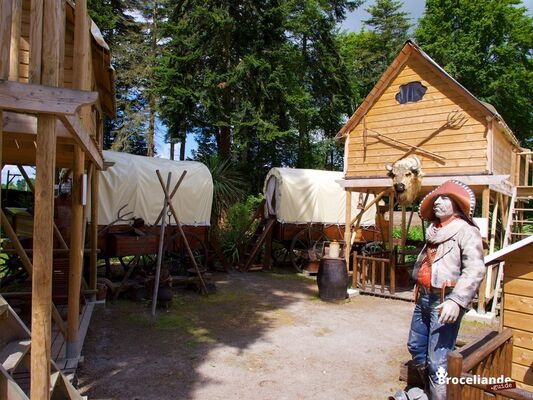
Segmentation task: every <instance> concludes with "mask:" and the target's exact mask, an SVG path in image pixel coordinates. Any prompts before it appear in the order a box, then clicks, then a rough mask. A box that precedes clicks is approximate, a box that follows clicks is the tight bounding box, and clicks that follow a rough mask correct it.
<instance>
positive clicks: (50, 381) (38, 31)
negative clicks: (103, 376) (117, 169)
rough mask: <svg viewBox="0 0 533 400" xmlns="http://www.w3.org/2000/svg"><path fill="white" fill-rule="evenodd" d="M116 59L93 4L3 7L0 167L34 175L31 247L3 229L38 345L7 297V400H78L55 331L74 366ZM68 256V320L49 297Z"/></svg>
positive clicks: (2, 388)
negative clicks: (66, 207)
mask: <svg viewBox="0 0 533 400" xmlns="http://www.w3.org/2000/svg"><path fill="white" fill-rule="evenodd" d="M110 58H111V55H110V52H109V48H108V46H107V45H106V43H105V41H104V40H103V38H102V36H101V34H100V32H99V30H98V28H97V27H96V25H94V23H93V22H92V21H91V19H90V18H89V15H88V12H87V1H86V0H77V1H76V4H74V3H73V2H72V1H70V0H2V1H1V2H0V156H1V163H0V164H1V165H5V164H15V165H19V166H20V169H21V174H22V175H23V176H24V178H25V179H26V180H27V181H28V182H29V179H28V177H27V174H26V172H25V171H24V169H23V168H22V167H23V166H24V165H27V166H35V167H36V180H35V187H33V188H32V189H33V192H34V200H35V201H34V212H33V238H32V245H31V246H30V247H31V248H25V247H24V246H23V245H22V243H21V242H20V240H19V238H18V237H17V235H16V234H15V231H14V230H13V228H12V227H11V225H10V224H9V221H8V220H7V218H6V217H5V215H4V212H3V211H2V212H0V214H1V215H0V216H1V223H2V229H3V230H4V231H5V233H6V234H7V236H8V238H9V242H10V244H11V246H12V248H10V249H9V250H14V251H15V252H16V254H17V255H18V256H19V257H20V259H21V260H22V262H23V264H24V267H25V269H26V270H27V271H28V273H29V275H30V276H31V279H32V290H31V340H30V339H29V332H28V331H27V329H25V328H24V329H23V328H20V325H21V324H22V325H23V323H22V321H21V320H20V319H18V318H17V317H16V315H15V314H14V312H13V310H12V309H11V308H10V307H9V306H8V305H7V304H6V303H5V302H4V301H3V299H2V298H1V296H0V314H2V315H3V316H4V317H6V315H7V317H6V318H2V319H1V320H0V346H1V349H0V354H1V357H2V358H3V357H7V358H6V359H5V360H4V359H2V360H0V364H1V365H0V398H2V399H8V400H11V399H27V398H29V397H31V398H32V399H48V398H50V397H52V398H80V396H79V394H78V393H77V392H76V391H75V389H74V388H73V387H72V385H70V383H69V382H68V380H67V378H66V377H65V375H64V374H63V372H65V370H64V368H63V367H62V366H60V365H58V364H56V363H55V362H54V354H52V353H53V352H52V350H53V349H52V346H51V344H52V343H51V342H52V332H53V331H58V332H60V334H61V335H62V337H64V340H65V341H66V353H65V354H63V356H62V357H65V358H64V359H63V360H62V361H65V360H67V359H68V360H69V362H71V361H72V362H74V363H75V364H77V360H78V359H79V356H80V334H79V332H80V330H81V328H80V311H81V310H80V292H81V283H82V281H83V278H82V274H81V272H82V256H83V252H84V243H85V237H86V236H87V237H88V239H89V240H88V242H89V243H90V247H91V249H90V259H91V271H90V276H91V278H90V280H89V281H88V282H86V284H87V286H88V289H89V290H93V291H94V289H95V288H96V253H97V251H96V247H97V244H96V243H97V229H96V226H95V227H94V228H91V229H90V231H88V232H85V227H86V218H87V215H89V214H90V215H91V218H92V219H93V220H97V219H98V216H97V213H98V208H97V204H98V202H97V198H98V197H97V196H98V193H97V188H98V173H99V171H100V170H102V169H103V168H104V160H103V157H102V143H103V141H102V135H103V119H104V115H105V114H107V115H108V116H110V117H113V116H114V113H115V100H114V71H113V68H112V67H111V64H110ZM59 167H65V168H70V169H71V170H72V176H73V178H72V218H71V221H72V222H71V232H72V235H71V238H70V240H69V243H67V242H66V241H65V240H64V238H63V237H62V235H61V233H60V232H59V229H57V227H56V226H55V224H54V185H55V176H56V168H59ZM32 186H33V185H30V187H32ZM86 189H90V196H91V197H92V200H93V201H91V205H92V206H91V209H90V210H84V204H86V200H87V199H86V198H85V197H86V196H84V195H83V193H88V192H89V190H86ZM55 246H59V247H60V248H59V249H58V248H55ZM0 251H2V252H5V251H7V250H6V249H2V250H0ZM65 253H66V254H67V257H66V265H67V266H68V270H67V273H66V274H65V279H66V281H67V283H68V318H67V320H66V321H64V320H63V317H62V316H61V314H60V312H59V311H58V309H57V307H56V305H55V304H54V303H53V301H52V296H51V293H52V280H53V271H54V270H55V269H56V268H55V265H54V262H55V259H56V256H57V255H58V254H65ZM53 265H54V267H53ZM52 321H53V323H54V325H53V327H54V328H53V330H52ZM17 325H18V326H19V328H16V326H17ZM56 361H57V359H56ZM67 364H68V363H63V365H67ZM19 370H24V371H26V370H27V371H28V372H29V375H30V380H29V383H30V386H29V388H28V387H27V386H24V385H22V386H21V382H19V381H17V379H16V378H15V376H16V372H18V371H19Z"/></svg>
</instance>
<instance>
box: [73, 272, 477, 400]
mask: <svg viewBox="0 0 533 400" xmlns="http://www.w3.org/2000/svg"><path fill="white" fill-rule="evenodd" d="M215 280H216V284H217V288H218V292H217V293H216V294H214V295H212V296H209V297H208V298H204V297H201V296H199V295H196V294H195V293H191V292H184V291H177V298H176V300H175V302H174V304H173V306H172V307H171V309H170V311H169V312H165V311H164V310H161V311H160V314H159V315H160V318H159V320H158V323H157V324H156V326H150V323H149V318H148V312H149V310H148V307H147V306H146V305H142V304H139V303H132V302H127V301H120V302H118V303H116V304H108V305H107V306H105V307H100V308H98V309H97V310H96V311H95V314H94V315H93V322H92V324H91V327H90V330H89V334H88V337H87V340H86V342H85V347H84V355H85V363H84V365H83V367H82V368H81V369H80V370H79V371H78V376H79V386H80V388H82V392H83V393H84V394H85V395H88V396H89V398H90V399H143V400H144V399H209V400H232V399H252V398H253V399H279V400H281V399H291V400H292V399H336V400H337V399H338V400H340V399H351V400H353V399H384V398H386V396H387V395H390V394H392V393H394V392H395V391H396V390H397V389H398V388H399V387H401V384H400V383H399V382H398V372H399V364H400V362H401V361H402V360H406V359H408V357H409V355H408V352H407V350H406V348H405V342H406V339H407V333H408V328H409V322H410V315H411V312H412V308H413V305H412V304H411V303H407V302H402V301H393V300H387V299H381V298H377V297H368V296H358V297H355V298H353V299H351V300H350V301H349V302H346V303H343V304H330V303H324V302H322V301H320V300H319V299H318V297H317V292H318V290H317V288H316V282H315V281H313V280H309V279H306V278H302V277H298V276H296V275H293V274H275V273H247V274H241V273H232V274H229V275H227V274H220V275H216V276H215ZM468 329H469V327H468V326H465V331H468ZM472 330H473V331H478V329H476V327H474V328H472Z"/></svg>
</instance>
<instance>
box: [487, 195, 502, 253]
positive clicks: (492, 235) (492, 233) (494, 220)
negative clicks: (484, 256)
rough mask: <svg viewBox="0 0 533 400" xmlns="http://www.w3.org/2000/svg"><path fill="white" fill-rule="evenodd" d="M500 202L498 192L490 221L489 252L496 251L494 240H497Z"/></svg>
mask: <svg viewBox="0 0 533 400" xmlns="http://www.w3.org/2000/svg"><path fill="white" fill-rule="evenodd" d="M499 204H500V193H496V200H495V201H494V208H493V209H492V219H491V221H490V236H489V239H490V242H489V254H492V253H494V242H495V240H496V225H497V223H498V207H499Z"/></svg>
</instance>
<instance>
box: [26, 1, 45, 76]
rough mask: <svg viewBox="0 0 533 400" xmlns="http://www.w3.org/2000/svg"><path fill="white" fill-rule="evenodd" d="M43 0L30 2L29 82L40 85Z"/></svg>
mask: <svg viewBox="0 0 533 400" xmlns="http://www.w3.org/2000/svg"><path fill="white" fill-rule="evenodd" d="M44 1H45V0H32V1H31V8H30V66H29V82H30V83H41V67H42V53H43V10H44V8H43V7H44Z"/></svg>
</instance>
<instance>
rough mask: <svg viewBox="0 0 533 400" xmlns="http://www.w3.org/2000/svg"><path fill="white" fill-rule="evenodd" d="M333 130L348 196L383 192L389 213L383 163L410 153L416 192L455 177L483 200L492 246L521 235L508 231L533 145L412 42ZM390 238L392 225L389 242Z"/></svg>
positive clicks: (526, 185) (525, 192)
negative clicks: (419, 176)
mask: <svg viewBox="0 0 533 400" xmlns="http://www.w3.org/2000/svg"><path fill="white" fill-rule="evenodd" d="M337 138H338V139H339V140H342V141H344V145H345V165H344V179H343V180H342V182H341V185H342V186H343V187H344V188H345V190H346V195H347V204H350V203H351V200H350V197H351V192H352V191H353V192H365V191H366V192H368V193H373V194H374V195H375V196H376V199H380V198H382V197H383V196H388V197H389V206H390V210H389V211H390V212H389V214H390V215H391V217H390V219H392V215H393V212H392V211H393V206H394V201H395V199H394V195H395V193H394V191H393V190H392V187H391V186H392V180H391V179H390V178H388V177H387V171H386V169H385V164H386V163H391V164H392V163H394V162H395V161H397V160H399V159H401V158H403V157H406V156H408V155H415V156H416V157H418V159H419V160H420V161H421V164H422V171H423V173H424V178H423V180H422V189H421V193H420V196H423V195H425V194H427V193H428V192H429V191H431V190H432V189H434V188H435V187H436V186H438V185H440V184H441V183H443V182H445V181H446V180H448V179H452V178H454V179H458V180H460V181H462V182H464V183H465V184H467V185H469V186H470V187H471V188H472V189H473V190H474V192H475V193H476V195H477V196H478V203H479V204H481V213H480V214H479V215H476V217H481V218H483V219H482V220H481V224H482V225H484V228H485V229H484V231H486V232H487V237H486V241H487V247H489V251H493V250H494V248H495V246H496V244H499V245H500V246H503V245H504V244H506V243H507V242H511V241H513V240H512V239H513V238H514V239H519V238H521V235H525V233H522V231H520V232H517V231H513V225H514V219H517V220H524V216H523V211H524V210H522V214H520V215H515V218H514V219H513V215H514V213H513V209H514V208H517V209H522V208H524V201H525V200H524V198H525V197H527V196H531V195H533V190H532V188H531V185H530V180H531V179H530V178H531V174H530V173H529V171H530V168H531V155H532V153H531V152H530V151H528V150H526V149H522V148H521V147H520V143H519V141H518V140H517V138H516V137H515V135H514V134H513V132H512V131H511V130H510V128H509V127H508V126H507V124H506V123H505V121H504V120H503V118H502V117H501V115H500V114H499V113H498V112H497V111H496V110H495V108H494V107H493V106H491V105H490V104H487V103H485V102H482V101H480V100H478V99H477V98H476V97H475V96H474V95H472V93H470V92H469V91H468V90H467V89H466V88H465V87H464V86H462V85H461V84H460V83H458V82H457V81H456V80H455V79H453V77H451V76H450V75H449V74H448V73H447V72H446V71H444V69H443V68H441V67H440V66H439V65H438V64H437V63H436V62H435V61H434V60H432V59H431V58H430V57H429V56H428V55H427V54H426V53H424V51H422V49H421V48H420V47H418V46H417V45H416V44H415V43H414V42H412V41H410V40H409V41H407V42H406V43H405V45H404V46H403V48H402V50H401V51H400V53H399V54H398V56H397V57H396V59H395V60H394V61H393V62H392V64H391V65H390V66H389V67H388V68H387V70H386V71H385V73H384V74H383V75H382V77H381V78H380V79H379V81H378V82H377V83H376V85H375V87H374V88H373V89H372V91H371V92H370V93H369V94H368V96H367V97H366V98H365V100H364V101H363V102H362V104H361V105H360V106H359V108H357V110H356V111H355V113H354V114H353V115H352V117H351V118H350V119H349V121H348V122H347V123H346V124H345V125H344V127H343V128H342V129H341V130H340V131H339V133H338V135H337ZM349 211H350V210H349V208H348V207H347V213H346V231H345V240H348V238H349V237H350V235H351V231H352V229H355V228H357V227H354V226H353V223H354V221H355V220H356V218H354V216H353V215H351V213H350V212H349ZM411 212H413V210H411ZM405 213H406V210H405V209H404V210H403V214H402V221H401V224H396V225H401V226H402V239H401V242H400V246H403V245H404V244H405V240H406V235H407V230H408V226H406V225H408V221H409V218H408V217H406V215H405ZM498 214H499V215H500V217H502V221H503V222H502V223H501V224H500V223H498ZM491 217H492V218H491ZM516 217H518V218H516ZM389 224H390V225H391V226H393V225H395V224H394V221H389ZM505 232H509V237H507V238H506V235H505V234H504V233H505ZM511 232H514V233H513V234H511ZM394 244H395V243H394V241H393V238H392V229H391V230H390V233H389V238H388V244H387V245H388V248H389V250H392V248H393V247H394ZM346 258H347V259H348V254H346ZM496 275H497V274H496V271H490V272H489V275H488V278H487V280H488V281H489V282H490V284H489V285H483V286H482V289H481V292H483V293H481V292H480V299H481V301H480V304H481V307H480V311H481V310H482V309H483V308H484V306H485V303H486V301H485V299H489V298H491V297H492V296H493V295H494V290H493V288H494V284H495V280H496V279H495V277H496ZM381 289H383V288H381Z"/></svg>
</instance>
